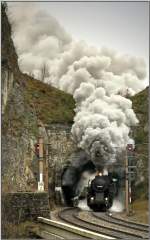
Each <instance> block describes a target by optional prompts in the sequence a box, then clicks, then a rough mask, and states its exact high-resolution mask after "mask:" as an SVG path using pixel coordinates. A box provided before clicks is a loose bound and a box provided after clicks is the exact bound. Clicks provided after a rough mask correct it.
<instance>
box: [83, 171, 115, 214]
mask: <svg viewBox="0 0 150 240" xmlns="http://www.w3.org/2000/svg"><path fill="white" fill-rule="evenodd" d="M117 185H118V179H117V178H114V177H112V176H111V175H110V174H109V175H102V173H99V174H98V175H97V176H95V178H94V179H93V180H92V181H91V182H89V185H88V190H87V205H88V206H89V207H90V208H91V209H93V210H94V211H106V210H107V209H109V208H110V207H111V206H112V203H113V199H114V197H115V196H116V195H117V191H118V186H117Z"/></svg>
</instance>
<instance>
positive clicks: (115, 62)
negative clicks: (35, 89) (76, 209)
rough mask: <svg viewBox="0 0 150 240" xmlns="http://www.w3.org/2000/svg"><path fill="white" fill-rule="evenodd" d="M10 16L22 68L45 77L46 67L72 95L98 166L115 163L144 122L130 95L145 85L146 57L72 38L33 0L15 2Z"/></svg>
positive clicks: (50, 78) (49, 77)
mask: <svg viewBox="0 0 150 240" xmlns="http://www.w3.org/2000/svg"><path fill="white" fill-rule="evenodd" d="M8 16H9V19H10V21H11V22H12V28H13V36H12V37H13V40H14V44H15V47H16V50H17V53H18V56H19V66H20V69H21V70H22V71H23V72H26V73H28V74H30V75H32V76H34V77H35V78H37V79H39V80H40V79H41V78H42V69H43V67H44V69H45V71H44V81H45V82H47V83H49V84H51V85H53V86H55V87H57V88H59V89H61V90H63V91H65V92H68V93H70V94H72V95H73V97H74V99H75V101H76V109H75V112H76V116H75V118H74V124H73V127H72V135H73V138H74V141H75V142H76V143H77V145H78V147H80V148H82V149H84V150H85V151H86V152H87V153H88V154H90V155H91V156H92V159H93V162H94V163H95V165H98V164H99V161H102V162H104V163H105V164H107V163H109V162H111V161H114V160H115V156H116V155H117V153H118V152H120V151H121V150H122V149H124V148H125V146H126V144H127V142H128V141H129V130H130V127H131V126H134V125H136V124H137V123H138V120H137V118H136V116H135V113H134V112H133V110H132V102H131V101H130V100H129V99H126V98H125V96H126V95H127V94H128V95H133V94H135V93H137V92H139V91H140V90H141V89H143V88H144V83H143V80H144V78H145V76H146V67H145V62H144V60H143V59H141V58H136V57H131V56H128V55H120V54H119V53H117V52H116V51H114V50H112V49H108V48H102V49H97V48H95V47H91V46H88V45H87V44H86V43H85V42H84V41H78V42H76V41H74V40H72V38H71V36H70V35H69V34H68V33H67V32H66V31H65V30H64V28H63V27H62V26H61V25H60V24H59V23H58V22H57V21H56V19H55V18H53V17H52V16H50V15H49V14H48V13H46V12H45V11H43V10H40V9H39V8H38V7H37V6H36V5H35V4H33V3H32V4H31V3H29V2H28V3H13V4H11V5H10V7H9V11H8ZM97 151H98V152H99V154H100V155H99V158H98V160H97V159H96V158H95V153H96V152H97ZM99 159H100V160H99Z"/></svg>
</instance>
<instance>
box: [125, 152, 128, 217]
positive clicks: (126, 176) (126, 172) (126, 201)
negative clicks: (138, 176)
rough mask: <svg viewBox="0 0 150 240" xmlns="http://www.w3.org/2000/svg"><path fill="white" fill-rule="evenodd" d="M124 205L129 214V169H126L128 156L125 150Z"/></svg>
mask: <svg viewBox="0 0 150 240" xmlns="http://www.w3.org/2000/svg"><path fill="white" fill-rule="evenodd" d="M125 179H126V181H125V196H126V199H125V206H126V213H127V215H128V214H129V171H128V156H127V150H126V153H125Z"/></svg>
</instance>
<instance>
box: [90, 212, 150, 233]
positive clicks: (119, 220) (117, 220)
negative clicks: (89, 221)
mask: <svg viewBox="0 0 150 240" xmlns="http://www.w3.org/2000/svg"><path fill="white" fill-rule="evenodd" d="M92 215H93V216H94V217H96V218H98V219H102V220H104V221H107V222H110V223H114V224H117V225H119V226H123V227H128V228H129V229H134V230H138V231H141V232H143V233H147V234H148V233H149V226H148V225H147V224H140V223H136V222H133V221H127V220H125V219H123V218H119V217H114V216H108V215H107V214H106V213H99V212H93V213H92Z"/></svg>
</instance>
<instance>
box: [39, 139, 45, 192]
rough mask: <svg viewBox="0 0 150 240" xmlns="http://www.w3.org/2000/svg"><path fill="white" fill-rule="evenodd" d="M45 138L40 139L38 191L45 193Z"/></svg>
mask: <svg viewBox="0 0 150 240" xmlns="http://www.w3.org/2000/svg"><path fill="white" fill-rule="evenodd" d="M43 169H44V168H43V138H42V137H40V138H39V182H38V191H40V192H43V191H44V181H43Z"/></svg>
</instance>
